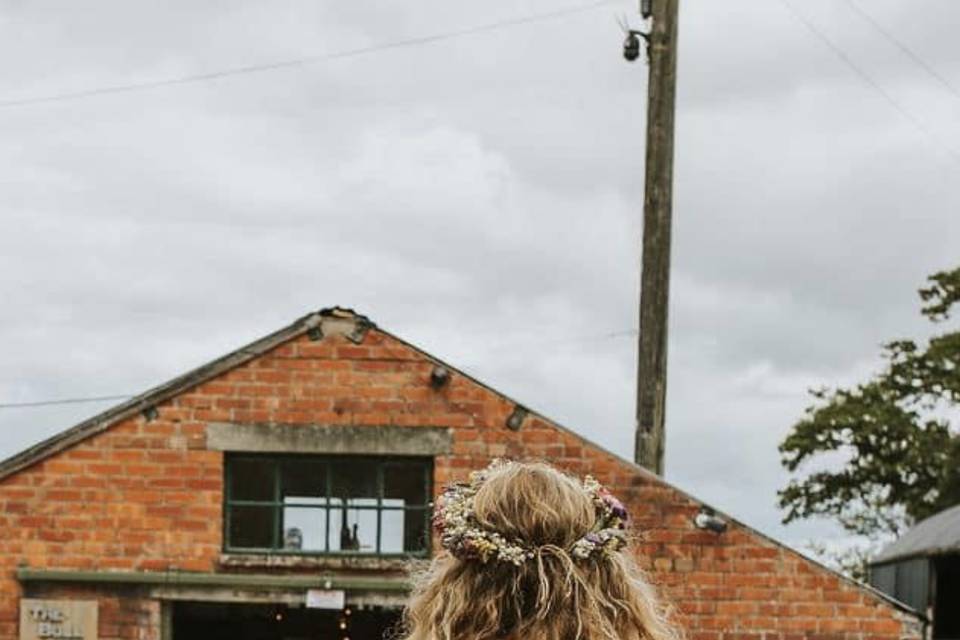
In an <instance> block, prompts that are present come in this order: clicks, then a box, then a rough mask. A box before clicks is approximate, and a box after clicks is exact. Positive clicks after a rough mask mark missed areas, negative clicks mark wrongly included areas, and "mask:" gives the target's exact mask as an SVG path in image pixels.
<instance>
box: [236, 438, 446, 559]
mask: <svg viewBox="0 0 960 640" xmlns="http://www.w3.org/2000/svg"><path fill="white" fill-rule="evenodd" d="M225 466H226V484H225V505H224V516H225V522H224V531H225V536H224V541H225V544H224V546H225V548H226V550H227V551H231V552H255V553H264V552H269V553H288V554H351V555H356V554H370V555H381V556H382V555H411V554H412V555H425V554H426V553H427V552H428V545H429V535H428V532H429V527H428V523H429V518H430V508H431V504H430V499H431V496H432V491H431V482H432V477H433V469H432V466H433V465H432V460H431V459H430V458H407V457H405V458H388V457H367V456H308V455H283V456H276V455H252V454H228V455H227V457H226V465H225Z"/></svg>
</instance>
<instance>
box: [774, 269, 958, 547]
mask: <svg viewBox="0 0 960 640" xmlns="http://www.w3.org/2000/svg"><path fill="white" fill-rule="evenodd" d="M928 284H929V286H927V287H925V288H922V289H920V297H921V299H922V301H923V302H924V303H925V305H924V306H923V307H922V309H921V312H922V313H923V315H924V316H926V317H927V318H928V319H930V320H931V321H933V322H935V323H941V322H945V321H947V320H949V318H950V312H951V310H952V309H953V307H954V305H957V304H958V303H960V268H957V269H954V270H952V271H943V272H940V273H936V274H934V275H932V276H930V277H929V278H928ZM883 358H884V361H885V363H886V365H885V367H884V369H883V371H882V372H881V373H879V374H878V375H877V376H876V377H874V378H873V379H871V380H868V381H867V382H864V383H862V384H859V385H857V386H855V387H852V388H836V389H818V390H813V391H811V394H812V395H813V398H814V403H813V404H812V405H811V406H810V407H808V408H807V410H806V412H805V415H804V418H803V419H802V420H800V421H799V422H798V423H797V424H795V425H794V426H793V428H792V429H791V431H790V433H789V434H788V435H787V437H786V439H785V440H784V441H783V442H782V443H781V444H780V455H781V462H782V464H783V465H784V467H786V469H787V470H788V471H790V472H791V473H793V474H794V477H793V478H792V479H791V480H790V481H789V483H788V484H787V486H786V487H784V488H783V489H781V490H780V491H779V492H778V496H779V505H780V507H781V509H783V510H785V512H786V513H785V516H784V519H783V521H784V523H789V522H792V521H794V520H800V519H804V518H810V517H814V516H826V517H830V518H833V519H835V520H837V521H838V522H839V523H840V524H841V525H842V526H843V527H844V528H845V529H846V530H848V531H850V532H852V533H856V534H861V535H866V536H868V537H872V538H875V537H877V536H882V535H887V534H894V535H896V534H899V533H900V532H902V531H903V530H904V528H906V527H909V526H910V525H912V524H913V523H914V522H915V521H917V520H920V519H923V518H925V517H927V516H929V515H932V514H934V513H936V512H938V511H941V510H943V509H945V508H947V507H950V506H952V505H955V504H960V420H958V415H957V410H958V409H960V330H958V329H956V328H955V329H954V330H953V331H950V332H947V333H943V334H941V335H938V336H936V337H934V338H931V339H930V340H929V341H928V342H927V343H926V344H925V345H922V346H921V345H918V344H917V343H916V342H915V341H913V340H896V341H893V342H890V343H888V344H887V345H885V346H884V348H883Z"/></svg>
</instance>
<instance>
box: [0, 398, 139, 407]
mask: <svg viewBox="0 0 960 640" xmlns="http://www.w3.org/2000/svg"><path fill="white" fill-rule="evenodd" d="M132 397H133V396H132V395H123V396H88V397H85V398H60V399H58V400H36V401H34V402H0V409H26V408H32V407H50V406H54V405H62V404H81V403H84V402H104V401H107V400H129V399H130V398H132Z"/></svg>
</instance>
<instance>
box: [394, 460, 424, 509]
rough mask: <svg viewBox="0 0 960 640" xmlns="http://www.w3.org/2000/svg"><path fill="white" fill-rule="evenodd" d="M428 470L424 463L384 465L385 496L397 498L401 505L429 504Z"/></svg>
mask: <svg viewBox="0 0 960 640" xmlns="http://www.w3.org/2000/svg"><path fill="white" fill-rule="evenodd" d="M425 476H426V471H425V469H424V465H423V464H422V463H397V464H393V463H391V464H388V465H384V467H383V497H384V498H396V499H398V500H400V501H401V506H403V505H406V506H412V505H418V506H423V505H425V504H427V482H426V477H425Z"/></svg>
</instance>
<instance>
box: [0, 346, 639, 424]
mask: <svg viewBox="0 0 960 640" xmlns="http://www.w3.org/2000/svg"><path fill="white" fill-rule="evenodd" d="M637 333H638V331H637V330H636V329H625V330H623V331H608V332H606V333H598V334H594V335H581V336H576V337H570V338H557V339H555V340H541V341H529V340H525V341H524V342H523V343H522V344H523V345H525V346H553V345H560V344H577V343H584V342H592V341H597V340H611V339H615V338H628V337H635V336H636V335H637ZM516 346H518V344H510V343H507V344H501V345H493V346H492V349H493V350H494V351H496V350H499V349H505V348H507V349H514V348H516ZM488 348H489V345H488ZM460 368H464V367H460ZM132 397H134V395H133V394H127V395H115V396H87V397H78V398H60V399H54V400H34V401H31V402H0V409H31V408H39V407H49V406H56V405H68V404H82V403H88V402H104V401H107V400H129V399H130V398H132Z"/></svg>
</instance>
